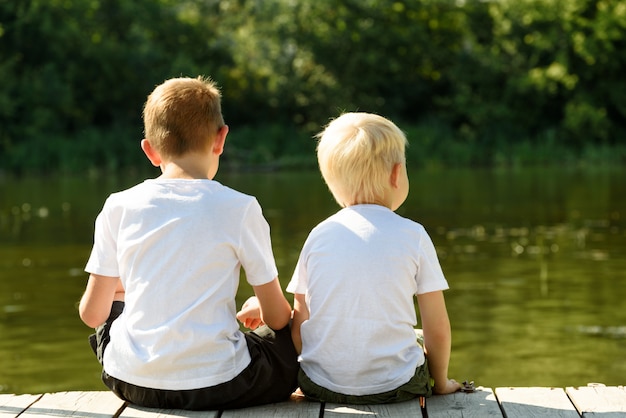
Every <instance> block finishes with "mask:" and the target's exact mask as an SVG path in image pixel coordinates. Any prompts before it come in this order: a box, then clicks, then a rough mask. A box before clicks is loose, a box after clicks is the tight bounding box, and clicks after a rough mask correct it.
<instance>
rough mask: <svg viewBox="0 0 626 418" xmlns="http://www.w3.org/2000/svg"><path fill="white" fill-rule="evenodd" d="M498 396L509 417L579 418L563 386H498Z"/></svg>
mask: <svg viewBox="0 0 626 418" xmlns="http://www.w3.org/2000/svg"><path fill="white" fill-rule="evenodd" d="M495 393H496V398H497V399H498V402H499V403H500V406H501V407H502V410H503V411H504V414H505V415H506V417H507V418H526V417H562V418H579V417H580V416H579V415H578V412H576V408H574V405H572V403H571V402H570V400H569V398H568V397H567V394H566V393H565V391H564V390H563V389H562V388H548V387H533V388H530V387H526V388H524V387H521V388H511V387H509V388H496V392H495Z"/></svg>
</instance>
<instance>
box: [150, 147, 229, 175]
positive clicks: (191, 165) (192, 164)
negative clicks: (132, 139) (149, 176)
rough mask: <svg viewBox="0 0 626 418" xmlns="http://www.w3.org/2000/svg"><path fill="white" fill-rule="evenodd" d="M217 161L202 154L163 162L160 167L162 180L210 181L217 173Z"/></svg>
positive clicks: (188, 155) (187, 155)
mask: <svg viewBox="0 0 626 418" xmlns="http://www.w3.org/2000/svg"><path fill="white" fill-rule="evenodd" d="M217 165H218V160H217V159H215V161H213V159H212V158H210V157H207V156H206V155H204V154H197V153H194V154H186V155H183V156H181V157H176V158H172V159H170V160H169V161H163V162H162V163H161V165H160V167H161V172H162V174H161V176H160V177H159V178H162V179H201V180H207V179H208V180H212V179H213V177H215V174H216V173H217Z"/></svg>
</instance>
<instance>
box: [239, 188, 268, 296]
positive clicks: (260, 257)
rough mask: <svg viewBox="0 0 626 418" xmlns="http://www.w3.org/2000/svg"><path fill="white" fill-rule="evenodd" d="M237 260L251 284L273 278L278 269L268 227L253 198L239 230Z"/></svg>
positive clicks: (261, 282)
mask: <svg viewBox="0 0 626 418" xmlns="http://www.w3.org/2000/svg"><path fill="white" fill-rule="evenodd" d="M238 253H239V254H238V255H239V260H240V261H241V266H242V267H243V269H244V271H245V272H246V279H247V281H248V283H250V285H251V286H260V285H264V284H266V283H269V282H271V281H272V280H274V278H275V277H277V276H278V269H277V268H276V262H275V260H274V253H273V252H272V243H271V238H270V227H269V224H268V223H267V221H266V220H265V218H264V217H263V213H262V211H261V206H260V205H259V203H258V202H257V201H256V199H254V200H253V201H252V203H251V204H250V205H249V206H248V210H247V211H246V213H245V214H244V216H243V219H242V224H241V230H240V246H239V252H238Z"/></svg>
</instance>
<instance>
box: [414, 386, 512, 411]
mask: <svg viewBox="0 0 626 418" xmlns="http://www.w3.org/2000/svg"><path fill="white" fill-rule="evenodd" d="M426 412H427V414H428V415H427V416H428V418H461V417H462V418H472V417H475V418H482V417H502V412H501V411H500V407H499V406H498V401H497V400H496V396H495V395H494V393H493V390H491V389H490V388H484V387H482V386H480V387H478V388H477V389H476V392H473V393H465V392H456V393H452V394H450V395H435V396H433V397H430V398H427V399H426Z"/></svg>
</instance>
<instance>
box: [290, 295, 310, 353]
mask: <svg viewBox="0 0 626 418" xmlns="http://www.w3.org/2000/svg"><path fill="white" fill-rule="evenodd" d="M307 319H309V308H308V306H306V300H305V298H304V295H303V294H302V293H296V294H294V295H293V321H292V322H291V339H292V340H293V345H294V347H296V351H297V352H298V354H300V353H302V335H301V334H300V327H301V326H302V323H303V322H304V321H306V320H307Z"/></svg>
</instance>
